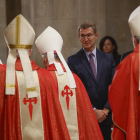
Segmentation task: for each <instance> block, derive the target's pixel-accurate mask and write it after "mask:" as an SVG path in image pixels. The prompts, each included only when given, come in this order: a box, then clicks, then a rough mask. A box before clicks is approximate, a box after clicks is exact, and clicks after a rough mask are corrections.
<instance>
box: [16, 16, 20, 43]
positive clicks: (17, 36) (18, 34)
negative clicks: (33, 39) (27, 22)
mask: <svg viewBox="0 0 140 140" xmlns="http://www.w3.org/2000/svg"><path fill="white" fill-rule="evenodd" d="M16 44H20V17H19V16H17V17H16Z"/></svg>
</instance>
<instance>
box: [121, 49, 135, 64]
mask: <svg viewBox="0 0 140 140" xmlns="http://www.w3.org/2000/svg"><path fill="white" fill-rule="evenodd" d="M132 52H133V51H129V52H126V53H124V54H122V55H121V59H120V62H122V60H123V59H124V58H125V57H126V56H127V55H129V54H130V53H132Z"/></svg>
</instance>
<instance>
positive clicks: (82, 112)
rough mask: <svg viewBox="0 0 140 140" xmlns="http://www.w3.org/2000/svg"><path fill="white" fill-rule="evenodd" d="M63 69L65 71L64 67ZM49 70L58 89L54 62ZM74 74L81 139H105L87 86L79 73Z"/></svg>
mask: <svg viewBox="0 0 140 140" xmlns="http://www.w3.org/2000/svg"><path fill="white" fill-rule="evenodd" d="M61 65H62V64H61ZM62 67H63V65H62ZM63 70H64V71H65V69H64V67H63ZM47 71H49V72H50V73H51V75H52V78H53V81H54V83H55V86H56V88H57V90H58V82H57V77H56V73H55V71H56V68H55V66H54V64H51V65H49V66H48V68H47ZM73 76H74V79H75V82H76V89H75V94H76V108H77V118H78V131H79V140H103V137H102V134H101V131H100V128H99V125H98V122H97V119H96V116H95V114H94V111H93V108H92V105H91V103H90V100H89V97H88V94H87V92H86V90H85V87H84V85H83V83H82V82H81V80H80V79H79V78H78V77H77V75H75V74H73ZM70 100H71V99H70Z"/></svg>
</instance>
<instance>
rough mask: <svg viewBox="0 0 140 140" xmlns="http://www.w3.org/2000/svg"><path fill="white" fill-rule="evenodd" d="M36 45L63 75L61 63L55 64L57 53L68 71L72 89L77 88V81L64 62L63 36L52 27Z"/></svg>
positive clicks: (46, 30)
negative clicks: (62, 50)
mask: <svg viewBox="0 0 140 140" xmlns="http://www.w3.org/2000/svg"><path fill="white" fill-rule="evenodd" d="M35 44H36V46H37V48H38V49H39V51H40V52H41V54H42V55H44V54H45V53H47V57H48V61H49V64H52V63H54V65H55V67H56V69H57V72H58V74H59V75H61V74H63V69H62V67H61V65H60V63H56V62H55V58H54V53H57V54H58V56H59V58H60V60H61V62H62V64H63V66H64V67H65V69H66V72H67V75H68V79H69V84H70V88H76V84H75V80H74V77H73V74H72V72H71V71H70V69H69V67H68V65H67V63H66V61H65V60H64V58H63V56H62V54H61V49H62V45H63V39H62V37H61V35H60V34H59V33H58V32H57V31H56V30H55V29H53V28H52V27H50V26H49V27H47V28H46V29H45V31H44V32H43V33H42V34H41V35H40V36H39V37H38V38H37V39H36V41H35Z"/></svg>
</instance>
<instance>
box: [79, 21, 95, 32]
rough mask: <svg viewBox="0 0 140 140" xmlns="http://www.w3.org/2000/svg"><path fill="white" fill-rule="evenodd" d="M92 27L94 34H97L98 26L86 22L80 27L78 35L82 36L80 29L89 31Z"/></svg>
mask: <svg viewBox="0 0 140 140" xmlns="http://www.w3.org/2000/svg"><path fill="white" fill-rule="evenodd" d="M89 27H91V28H92V29H93V32H94V34H95V33H96V32H97V28H96V25H95V24H94V23H92V22H84V23H82V24H81V25H80V26H79V27H78V35H80V29H81V28H82V29H87V28H89Z"/></svg>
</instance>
